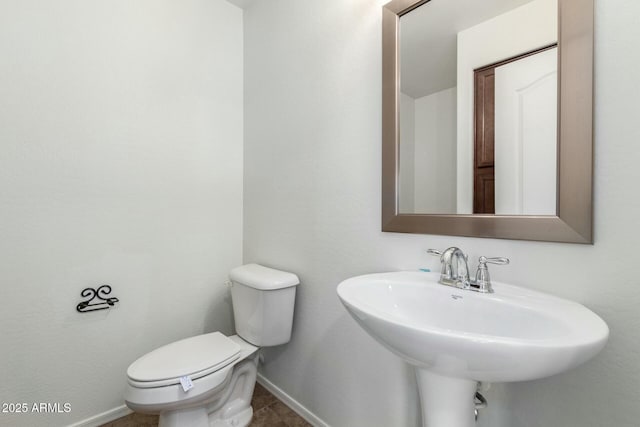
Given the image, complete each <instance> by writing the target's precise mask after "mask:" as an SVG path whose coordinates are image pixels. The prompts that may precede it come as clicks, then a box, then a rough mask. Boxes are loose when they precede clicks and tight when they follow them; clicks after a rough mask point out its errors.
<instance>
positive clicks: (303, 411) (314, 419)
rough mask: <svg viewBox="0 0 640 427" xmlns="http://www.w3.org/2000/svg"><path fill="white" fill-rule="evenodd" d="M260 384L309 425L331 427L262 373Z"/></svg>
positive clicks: (259, 375) (259, 378)
mask: <svg viewBox="0 0 640 427" xmlns="http://www.w3.org/2000/svg"><path fill="white" fill-rule="evenodd" d="M258 383H259V384H260V385H262V386H263V387H264V388H266V389H267V390H269V391H270V392H271V394H273V395H274V396H275V397H277V398H278V399H280V400H281V401H282V402H283V403H284V404H285V405H287V406H288V407H290V408H291V409H292V410H293V411H294V412H295V413H297V414H298V415H300V416H301V417H302V418H304V420H305V421H306V422H308V423H309V424H311V425H313V426H314V427H330V426H329V424H327V423H325V422H324V421H322V420H321V419H320V418H319V417H318V416H317V415H316V414H314V413H313V412H311V411H309V410H308V409H307V408H305V407H304V406H302V405H301V404H300V403H299V402H298V401H297V400H295V399H294V398H293V397H291V396H289V395H288V394H287V393H285V392H284V391H283V390H282V389H281V388H280V387H278V386H277V385H275V384H274V383H272V382H271V381H269V380H268V379H266V378H265V377H264V376H262V374H260V373H258Z"/></svg>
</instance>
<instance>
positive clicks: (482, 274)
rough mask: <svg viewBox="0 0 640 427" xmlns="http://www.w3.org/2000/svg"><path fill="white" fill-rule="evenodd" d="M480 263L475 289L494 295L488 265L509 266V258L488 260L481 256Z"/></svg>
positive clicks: (474, 284)
mask: <svg viewBox="0 0 640 427" xmlns="http://www.w3.org/2000/svg"><path fill="white" fill-rule="evenodd" d="M478 261H479V263H480V264H478V271H477V272H476V280H475V282H474V283H473V287H475V288H476V289H477V290H478V292H483V293H492V292H493V288H492V287H491V277H490V276H489V268H488V267H487V264H497V265H507V264H509V258H504V257H494V258H487V257H486V256H481V257H480V258H479V259H478Z"/></svg>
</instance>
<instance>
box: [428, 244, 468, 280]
mask: <svg viewBox="0 0 640 427" xmlns="http://www.w3.org/2000/svg"><path fill="white" fill-rule="evenodd" d="M427 253H429V254H431V255H439V256H440V263H441V264H442V270H441V271H440V283H442V284H443V285H447V286H455V287H456V288H467V287H468V286H469V285H470V281H469V264H467V259H468V257H467V255H465V253H464V252H462V250H461V249H460V248H456V247H455V246H452V247H450V248H449V249H447V250H445V251H444V252H440V251H437V250H435V249H429V250H428V251H427Z"/></svg>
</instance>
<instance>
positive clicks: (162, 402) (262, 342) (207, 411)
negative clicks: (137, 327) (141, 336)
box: [125, 264, 300, 427]
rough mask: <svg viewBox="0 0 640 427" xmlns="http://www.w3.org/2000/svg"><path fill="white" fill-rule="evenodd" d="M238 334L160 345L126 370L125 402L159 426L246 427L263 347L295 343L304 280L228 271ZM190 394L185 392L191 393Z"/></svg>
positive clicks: (253, 269) (252, 270)
mask: <svg viewBox="0 0 640 427" xmlns="http://www.w3.org/2000/svg"><path fill="white" fill-rule="evenodd" d="M229 278H230V279H231V282H232V287H231V298H232V301H233V312H234V318H235V324H236V332H237V335H233V336H231V337H226V336H224V335H223V334H221V333H220V332H213V333H210V334H204V335H198V336H195V337H191V338H187V339H184V340H181V341H177V342H174V343H171V344H168V345H165V346H163V347H160V348H158V349H156V350H154V351H152V352H151V353H148V354H146V355H144V356H142V357H140V358H139V359H138V360H136V361H135V362H133V363H132V364H131V366H129V369H127V377H128V381H127V388H126V391H125V402H126V404H127V406H128V407H129V408H131V409H133V410H134V411H136V412H144V413H151V414H159V415H160V424H159V426H160V427H178V426H180V427H223V426H224V427H244V426H247V425H249V423H250V422H251V417H252V416H253V409H252V408H251V396H252V395H253V387H254V385H255V381H256V373H257V365H258V350H259V349H260V347H269V346H275V345H280V344H285V343H287V342H289V340H290V338H291V326H292V322H293V306H294V300H295V295H296V285H298V283H300V282H299V280H298V277H297V276H296V275H295V274H293V273H287V272H284V271H279V270H274V269H271V268H267V267H263V266H261V265H257V264H248V265H243V266H241V267H238V268H235V269H233V270H232V271H231V273H230V274H229ZM185 390H186V391H185Z"/></svg>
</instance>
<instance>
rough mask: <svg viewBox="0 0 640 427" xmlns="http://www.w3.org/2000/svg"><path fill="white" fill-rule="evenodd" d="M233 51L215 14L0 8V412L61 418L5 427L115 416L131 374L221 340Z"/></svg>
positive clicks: (232, 239)
mask: <svg viewBox="0 0 640 427" xmlns="http://www.w3.org/2000/svg"><path fill="white" fill-rule="evenodd" d="M242 48H243V45H242V11H241V10H240V9H238V8H237V7H235V6H232V5H230V4H229V3H227V2H225V1H221V0H216V1H211V0H187V1H180V2H176V1H169V0H160V1H159V0H153V1H152V0H141V1H136V2H131V1H127V0H113V1H95V0H91V1H86V0H60V1H55V2H50V1H42V0H20V1H3V2H2V3H0V148H1V153H2V154H1V155H0V300H1V301H2V308H1V310H0V332H1V336H2V344H1V346H2V347H1V350H0V379H1V381H0V402H27V403H29V404H31V403H37V402H49V403H55V402H60V403H61V404H62V403H65V402H68V403H70V404H71V408H72V410H71V413H69V414H42V415H41V414H31V415H10V414H6V413H0V425H5V426H29V427H37V426H54V425H55V426H60V425H66V424H69V423H72V422H75V421H78V420H82V419H86V418H87V417H91V416H93V415H96V414H99V413H101V412H103V411H107V410H109V409H112V408H115V407H117V406H119V405H122V404H123V397H122V392H123V390H124V385H125V381H126V380H125V378H126V376H125V371H126V368H127V366H128V365H129V364H130V363H131V362H132V361H133V360H134V359H135V358H137V357H138V356H140V355H142V354H144V353H146V352H148V351H150V350H151V349H153V348H155V347H157V346H159V345H161V344H164V343H167V342H170V341H173V340H175V339H177V338H181V337H187V336H190V335H194V334H199V333H202V332H204V331H211V330H215V329H221V330H223V331H227V332H230V331H231V330H232V328H231V324H232V319H231V315H230V314H231V309H230V305H229V301H228V300H227V299H225V297H226V295H227V291H226V287H225V286H224V284H223V282H224V280H225V279H226V277H227V272H228V271H229V269H230V268H231V267H233V266H236V265H238V264H240V263H241V256H242V254H241V240H242V234H241V233H242V224H241V218H242V138H243V136H242V98H243V95H242ZM105 283H106V284H110V285H111V286H112V287H113V295H114V296H116V297H118V298H119V299H120V303H119V304H118V305H117V307H116V308H115V309H113V310H110V311H109V312H107V311H102V312H96V313H91V314H80V313H77V312H76V310H75V307H76V304H77V303H78V302H79V301H80V299H81V298H80V291H81V290H82V289H83V288H85V287H87V286H98V285H100V284H105Z"/></svg>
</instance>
